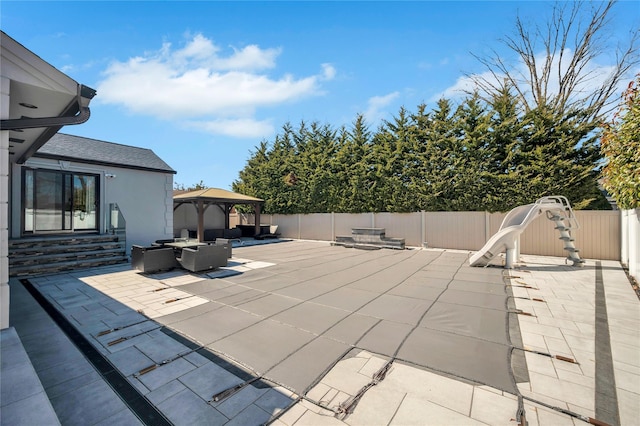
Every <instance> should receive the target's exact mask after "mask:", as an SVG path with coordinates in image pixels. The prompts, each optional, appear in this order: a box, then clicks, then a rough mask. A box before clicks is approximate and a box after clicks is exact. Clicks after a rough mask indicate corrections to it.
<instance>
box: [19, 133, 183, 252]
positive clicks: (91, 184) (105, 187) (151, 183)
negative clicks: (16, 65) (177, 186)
mask: <svg viewBox="0 0 640 426" xmlns="http://www.w3.org/2000/svg"><path fill="white" fill-rule="evenodd" d="M12 172H13V176H14V178H13V181H12V184H11V187H12V199H13V200H15V201H16V202H14V203H12V212H11V213H12V214H11V217H13V218H15V219H17V220H13V221H12V223H11V232H10V236H11V238H24V237H29V236H34V235H50V234H51V233H56V234H61V235H65V234H69V233H71V234H73V233H75V234H87V233H98V234H100V233H107V232H109V228H110V226H111V225H113V224H112V221H113V220H115V219H113V218H112V216H111V215H112V214H114V208H117V210H116V211H117V212H118V213H119V215H120V216H121V217H122V218H124V220H125V222H126V243H127V244H126V245H127V253H129V251H130V248H131V245H132V244H140V245H147V244H149V243H151V242H152V241H154V240H156V239H161V238H172V237H173V202H172V197H173V192H172V191H173V175H174V174H175V173H176V172H175V171H174V170H173V169H172V168H171V167H169V165H168V164H167V163H165V162H164V161H163V160H162V159H160V158H159V157H158V156H157V155H156V154H155V153H154V152H153V151H151V150H150V149H147V148H138V147H133V146H127V145H121V144H117V143H112V142H104V141H100V140H96V139H90V138H85V137H79V136H72V135H67V134H63V133H56V134H55V135H53V136H52V137H51V139H49V140H48V141H47V143H45V144H44V146H42V147H41V148H40V149H38V151H36V152H35V153H34V154H33V156H31V157H30V158H29V159H28V160H26V161H25V162H24V163H23V164H14V165H13V170H12ZM43 206H46V207H44V208H43ZM63 217H64V220H62V219H63ZM120 226H122V224H120Z"/></svg>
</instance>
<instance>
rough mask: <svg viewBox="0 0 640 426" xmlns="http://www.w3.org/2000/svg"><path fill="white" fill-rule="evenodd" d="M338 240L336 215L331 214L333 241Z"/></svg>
mask: <svg viewBox="0 0 640 426" xmlns="http://www.w3.org/2000/svg"><path fill="white" fill-rule="evenodd" d="M335 240H336V219H335V213H334V212H331V241H335Z"/></svg>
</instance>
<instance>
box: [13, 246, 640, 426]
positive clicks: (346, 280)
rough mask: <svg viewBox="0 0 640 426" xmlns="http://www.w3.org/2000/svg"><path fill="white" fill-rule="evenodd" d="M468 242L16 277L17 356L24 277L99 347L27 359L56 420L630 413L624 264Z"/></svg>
mask: <svg viewBox="0 0 640 426" xmlns="http://www.w3.org/2000/svg"><path fill="white" fill-rule="evenodd" d="M467 256H468V253H466V252H456V251H438V250H424V249H414V250H405V251H389V250H381V251H361V250H350V249H344V248H340V247H331V246H329V244H327V243H320V242H303V241H294V242H286V243H278V244H273V245H265V246H259V247H246V248H237V249H234V259H233V261H234V263H233V265H232V266H231V267H230V268H227V269H225V270H223V271H220V272H218V273H217V274H214V275H211V276H202V275H196V274H188V273H184V272H182V271H173V272H169V273H165V274H157V275H143V274H138V273H136V272H135V271H132V270H131V269H130V268H129V267H126V266H125V267H122V266H121V267H111V268H101V269H95V270H91V271H85V272H81V273H79V272H78V273H70V274H61V275H55V276H48V277H40V278H34V279H30V280H29V281H30V283H29V284H27V287H25V286H23V285H22V284H21V283H20V282H18V281H11V283H10V285H11V291H12V311H11V313H12V325H14V326H15V328H16V330H17V331H18V335H20V337H21V338H22V339H23V341H25V342H26V343H25V349H26V351H27V353H29V355H30V356H32V354H36V359H37V354H38V353H39V352H41V353H43V357H44V352H49V351H45V350H43V349H42V347H43V345H39V344H38V337H37V334H31V333H32V332H31V330H30V329H29V328H30V327H31V325H30V323H31V318H29V315H28V312H35V311H36V309H35V308H34V306H31V305H29V304H28V303H26V302H25V303H26V304H25V305H24V306H25V310H24V311H23V313H22V314H20V313H19V312H20V311H18V312H16V315H14V310H15V309H16V308H15V307H14V305H15V303H14V302H15V301H16V300H22V299H21V298H24V300H26V299H27V296H28V293H27V288H28V287H32V288H31V290H32V291H34V294H36V295H38V294H40V295H42V298H43V299H44V302H43V303H45V304H46V303H49V304H50V307H51V308H53V309H54V310H55V312H57V313H58V315H60V317H62V318H63V319H64V320H66V321H68V322H69V324H72V328H73V329H75V330H77V331H79V333H78V334H79V335H80V336H79V337H77V338H76V341H81V347H82V346H83V345H84V346H87V344H88V345H90V346H91V348H93V350H94V351H95V353H94V354H93V355H92V356H90V357H89V358H93V360H94V361H96V360H97V361H98V367H95V366H94V367H91V366H90V364H87V365H88V366H83V364H82V363H80V362H78V363H68V362H64V361H63V360H62V359H57V360H56V358H55V356H54V357H53V361H47V362H48V364H46V363H45V364H43V365H41V366H39V365H38V362H34V363H33V364H34V368H35V369H36V371H37V372H38V375H39V376H40V380H41V381H42V384H43V386H44V389H45V391H46V392H47V394H48V395H49V399H50V400H51V403H52V405H53V408H54V409H55V412H56V414H57V415H58V418H59V419H60V422H61V423H62V424H100V423H101V422H105V424H106V423H107V422H109V421H112V420H113V418H115V417H113V416H116V415H117V416H119V418H121V419H123V420H122V421H120V422H119V423H124V424H137V423H139V422H140V421H142V422H146V423H148V424H149V423H155V424H158V423H157V421H156V422H153V421H151V420H158V419H160V420H168V423H174V424H178V425H180V424H262V423H265V422H271V423H273V424H279V425H281V424H288V425H292V424H296V425H303V424H349V425H356V424H363V425H364V424H366V425H369V424H399V425H400V424H516V423H517V421H519V420H521V419H522V418H523V417H521V416H524V419H526V421H527V422H528V423H529V424H541V425H544V424H564V423H567V424H580V423H584V422H585V420H586V421H588V420H589V418H590V417H591V418H596V419H598V420H601V421H605V422H607V423H609V424H635V423H637V420H638V419H640V409H639V408H638V407H640V333H639V331H638V320H640V303H638V298H637V297H636V295H635V293H634V292H633V291H632V290H631V287H630V285H629V282H628V280H627V279H626V276H625V275H624V272H623V271H622V269H621V268H620V266H619V264H617V263H616V262H604V261H603V262H595V261H588V262H587V265H586V266H585V267H584V268H573V267H568V266H565V265H564V262H563V261H562V259H556V258H547V257H532V256H524V257H523V259H524V261H525V262H526V265H523V266H522V267H520V268H518V269H517V270H513V271H504V270H502V269H499V268H485V269H479V268H469V267H468V266H467V264H468V263H467V262H466V259H467ZM212 277H213V278H212ZM14 293H15V295H16V296H14ZM14 297H16V298H17V299H14ZM500 300H501V301H502V303H500ZM603 309H604V311H605V312H604V314H603ZM498 319H499V321H498ZM603 323H604V326H603V325H602V324H603ZM498 324H500V326H497V325H498ZM58 331H59V330H58ZM60 333H61V332H60ZM61 335H64V334H62V333H61ZM41 337H42V336H41ZM83 339H84V340H83ZM54 340H56V341H60V342H63V341H64V340H65V339H63V338H62V337H60V338H58V339H54ZM82 340H83V342H84V343H83V342H82ZM29 341H31V342H32V344H31V345H29V344H28V343H29ZM434 342H435V343H434ZM603 342H604V343H607V342H608V344H603ZM66 344H67V346H71V347H73V348H75V346H73V345H71V344H70V343H69V341H68V340H67V341H66ZM44 346H46V347H49V344H47V345H44ZM76 350H77V349H76ZM61 351H62V349H56V352H61ZM49 355H52V354H50V353H49ZM85 356H86V355H85ZM32 359H33V356H32ZM73 359H76V358H73ZM100 359H103V361H102V365H103V367H100V365H101V364H100ZM104 360H106V361H104ZM105 366H106V367H105ZM52 367H53V368H52ZM101 368H102V370H105V369H106V370H107V372H106V374H104V376H106V377H107V379H109V378H111V380H104V379H102V377H101V375H100V374H98V373H100V372H101ZM46 370H48V372H45V371H46ZM4 371H5V370H4V363H3V379H4V378H5V377H6V375H5V372H4ZM43 372H44V373H43ZM47 374H49V376H50V378H47V377H49V376H48V375H47ZM54 376H55V377H54ZM116 376H117V377H116ZM43 377H45V379H43ZM114 377H115V378H114ZM98 378H100V380H98ZM63 384H64V385H63ZM109 385H110V386H109ZM5 386H6V385H5V381H4V380H3V389H4V387H5ZM85 386H88V387H85ZM112 388H115V389H123V388H124V389H125V390H126V391H127V392H129V393H128V394H127V393H125V394H126V395H130V396H131V398H125V400H127V401H129V400H133V401H134V402H135V403H134V404H133V407H132V406H131V405H132V404H129V406H126V405H124V404H123V403H122V399H121V398H120V397H117V396H116V393H115V392H113V391H112V390H111V389H112ZM55 389H64V392H62V391H61V390H58V392H59V394H56V393H55V392H56V391H55ZM90 389H91V390H90ZM52 392H53V397H52ZM221 393H222V394H221ZM66 394H69V395H67V398H63V397H61V396H62V395H66ZM4 395H5V393H4V390H3V396H4ZM74 395H75V396H74ZM97 395H99V396H100V397H99V398H98V401H100V403H99V406H100V407H102V409H100V410H96V409H95V403H96V402H95V400H96V398H97ZM136 395H137V397H136ZM83 396H84V398H83ZM109 401H113V402H109ZM118 401H119V403H120V405H118ZM92 404H93V405H92ZM70 405H71V406H73V407H75V408H74V410H73V412H72V410H70V409H69V408H68V406H70ZM66 407H67V408H66ZM92 407H93V408H92ZM106 407H109V408H106ZM3 412H6V411H5V407H4V402H3ZM3 417H4V414H3ZM3 424H4V422H3ZM16 424H20V422H17V423H16ZM22 424H28V423H26V422H23V423H22Z"/></svg>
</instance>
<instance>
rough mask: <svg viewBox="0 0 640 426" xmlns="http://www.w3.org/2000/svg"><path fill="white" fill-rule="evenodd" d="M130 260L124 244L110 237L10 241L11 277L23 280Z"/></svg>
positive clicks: (36, 238) (89, 236)
mask: <svg viewBox="0 0 640 426" xmlns="http://www.w3.org/2000/svg"><path fill="white" fill-rule="evenodd" d="M128 261H129V257H128V256H127V253H126V247H125V242H124V241H120V240H119V239H118V237H117V236H115V235H111V234H105V235H98V234H89V235H73V236H51V237H34V238H21V239H14V240H9V276H10V277H24V276H34V275H43V274H52V273H58V272H66V271H72V270H76V269H86V268H93V267H98V266H106V265H114V264H118V263H125V262H128Z"/></svg>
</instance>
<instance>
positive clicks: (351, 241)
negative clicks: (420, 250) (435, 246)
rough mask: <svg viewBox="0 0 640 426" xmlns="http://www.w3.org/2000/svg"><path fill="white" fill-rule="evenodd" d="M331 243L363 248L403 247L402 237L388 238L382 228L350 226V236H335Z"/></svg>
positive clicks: (402, 248)
mask: <svg viewBox="0 0 640 426" xmlns="http://www.w3.org/2000/svg"><path fill="white" fill-rule="evenodd" d="M331 245H335V246H343V247H349V248H358V249H364V250H377V249H382V248H387V249H394V250H404V249H405V242H404V238H388V237H387V236H386V230H385V229H384V228H352V229H351V235H350V236H336V238H335V241H333V242H332V243H331Z"/></svg>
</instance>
